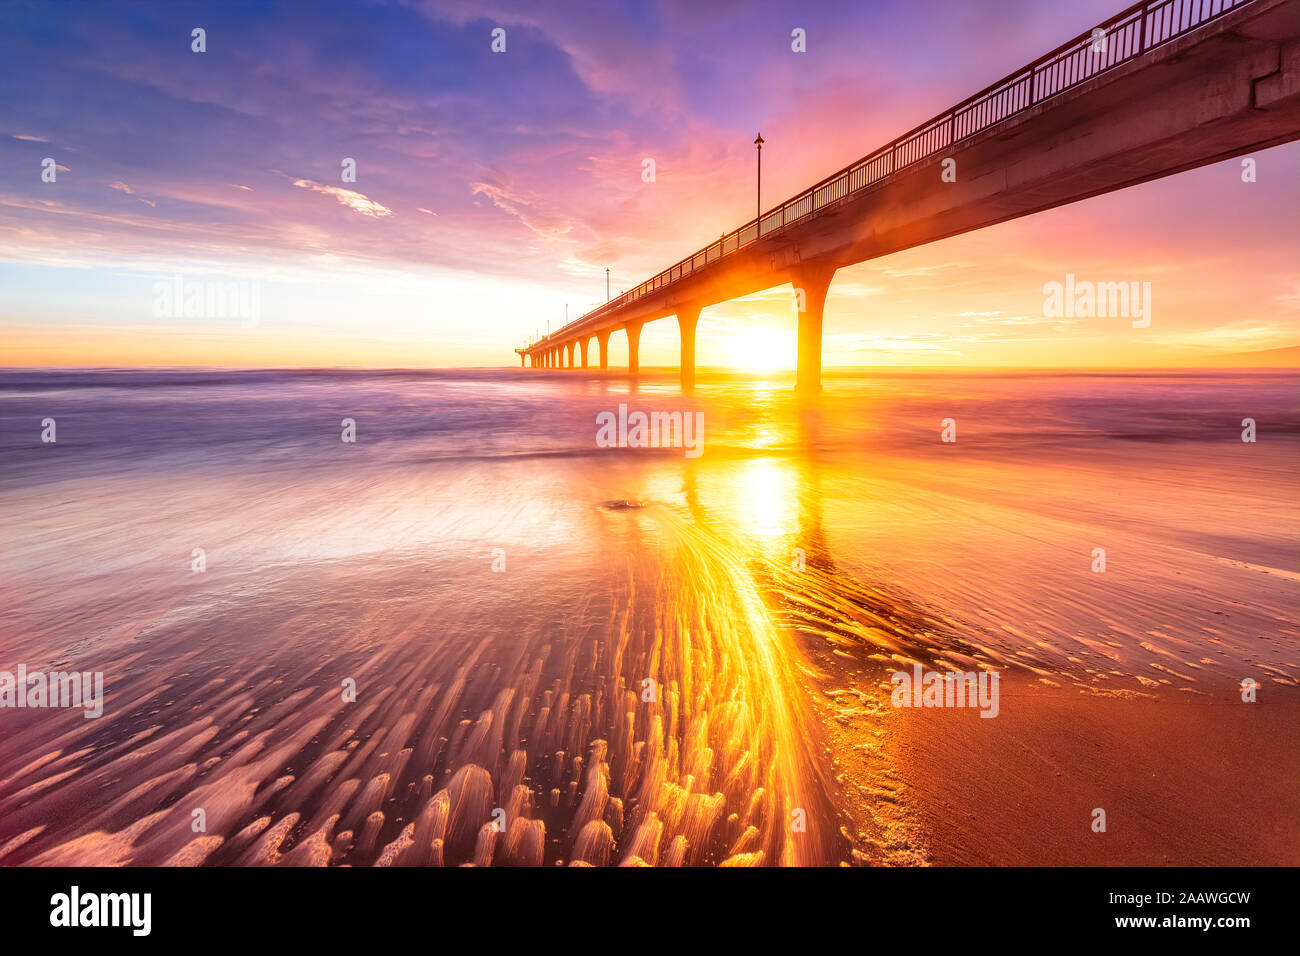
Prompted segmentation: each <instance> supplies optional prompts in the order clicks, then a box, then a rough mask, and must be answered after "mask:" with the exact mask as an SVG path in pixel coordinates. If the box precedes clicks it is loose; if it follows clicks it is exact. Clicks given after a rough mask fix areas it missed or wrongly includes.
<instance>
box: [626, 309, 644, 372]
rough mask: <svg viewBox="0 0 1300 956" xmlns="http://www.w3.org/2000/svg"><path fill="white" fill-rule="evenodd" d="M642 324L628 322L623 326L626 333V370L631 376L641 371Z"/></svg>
mask: <svg viewBox="0 0 1300 956" xmlns="http://www.w3.org/2000/svg"><path fill="white" fill-rule="evenodd" d="M642 325H644V323H643V322H629V323H628V324H627V325H625V326H623V328H624V330H625V331H626V332H627V370H628V371H629V372H631V373H632V374H633V375H636V374H637V373H638V372H640V371H641V326H642Z"/></svg>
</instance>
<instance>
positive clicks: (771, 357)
mask: <svg viewBox="0 0 1300 956" xmlns="http://www.w3.org/2000/svg"><path fill="white" fill-rule="evenodd" d="M726 349H727V356H728V358H729V359H730V364H731V366H732V367H733V368H740V369H750V370H752V371H755V372H771V371H774V370H776V369H786V368H794V365H795V358H796V355H795V349H796V340H795V334H794V330H792V329H778V328H772V327H770V326H763V325H755V326H749V327H746V326H741V327H740V328H739V329H737V330H736V331H735V333H734V334H732V335H730V336H728V338H727V339H726Z"/></svg>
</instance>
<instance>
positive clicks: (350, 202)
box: [293, 179, 393, 219]
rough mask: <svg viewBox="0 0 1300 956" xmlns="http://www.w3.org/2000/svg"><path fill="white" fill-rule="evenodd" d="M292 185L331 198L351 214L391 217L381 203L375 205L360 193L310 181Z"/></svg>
mask: <svg viewBox="0 0 1300 956" xmlns="http://www.w3.org/2000/svg"><path fill="white" fill-rule="evenodd" d="M293 184H294V185H295V186H297V187H299V188H300V189H310V190H311V191H312V192H314V193H320V194H321V195H324V196H333V197H334V199H336V200H337V201H338V203H339V205H341V206H347V207H348V208H349V209H351V210H352V211H353V212H358V213H360V214H361V215H363V216H372V217H374V218H376V219H379V218H382V217H384V216H391V215H392V214H393V211H392V210H391V209H389V208H388V207H387V206H385V205H383V204H382V203H377V202H375V201H374V200H373V199H371V198H370V197H369V196H363V195H362V194H361V193H358V192H353V191H352V190H351V189H342V188H340V187H338V186H327V185H325V184H324V183H318V182H313V181H312V180H310V179H295V180H294V181H293Z"/></svg>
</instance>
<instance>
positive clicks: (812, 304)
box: [790, 264, 835, 392]
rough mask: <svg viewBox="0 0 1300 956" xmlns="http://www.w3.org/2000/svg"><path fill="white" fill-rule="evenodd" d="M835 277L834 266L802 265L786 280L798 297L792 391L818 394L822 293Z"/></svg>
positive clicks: (824, 297) (824, 299)
mask: <svg viewBox="0 0 1300 956" xmlns="http://www.w3.org/2000/svg"><path fill="white" fill-rule="evenodd" d="M834 275H835V267H834V266H822V265H812V264H810V265H806V266H802V267H801V268H799V269H797V270H796V271H795V274H794V277H793V278H792V279H791V280H790V282H791V285H793V286H794V294H795V296H796V297H798V296H800V295H801V294H802V298H803V308H802V309H801V310H800V311H799V355H798V361H797V362H796V364H795V385H794V387H795V390H796V391H800V392H820V391H821V390H822V311H823V309H824V308H825V306H826V291H827V290H828V289H829V288H830V286H831V277H832V276H834Z"/></svg>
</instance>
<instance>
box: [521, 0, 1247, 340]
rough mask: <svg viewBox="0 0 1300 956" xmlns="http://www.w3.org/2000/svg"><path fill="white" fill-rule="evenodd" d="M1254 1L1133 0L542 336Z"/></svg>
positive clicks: (661, 284) (652, 288) (686, 272)
mask: <svg viewBox="0 0 1300 956" xmlns="http://www.w3.org/2000/svg"><path fill="white" fill-rule="evenodd" d="M1252 2H1253V0H1146V2H1143V3H1137V4H1134V5H1133V6H1131V7H1129V8H1128V9H1127V10H1124V11H1122V12H1121V13H1117V14H1116V15H1115V16H1113V17H1111V18H1110V19H1109V20H1106V21H1105V22H1103V23H1100V24H1098V25H1097V26H1096V27H1094V28H1093V29H1091V30H1089V31H1088V32H1087V33H1081V34H1079V35H1078V36H1077V37H1075V38H1074V39H1073V40H1070V41H1069V42H1067V43H1064V44H1062V45H1061V46H1059V47H1057V48H1056V49H1055V50H1052V51H1051V52H1050V53H1047V54H1044V55H1043V56H1041V57H1039V58H1038V59H1037V60H1035V61H1034V62H1033V63H1030V64H1029V65H1028V66H1025V67H1022V68H1020V69H1019V70H1016V71H1015V72H1014V73H1011V74H1009V75H1008V76H1006V77H1004V78H1003V79H1001V80H999V81H998V82H996V83H994V84H992V85H991V86H988V87H985V88H984V89H983V90H981V91H980V92H978V93H976V94H975V95H974V96H970V97H968V98H966V99H964V100H962V101H961V102H960V103H958V104H957V105H956V106H954V107H952V108H951V109H949V110H947V111H945V112H943V113H941V114H939V115H938V116H936V117H934V118H933V119H930V120H927V121H926V122H924V123H922V124H921V125H920V126H918V127H916V128H915V129H913V130H911V131H910V132H907V133H904V134H903V135H902V136H900V137H898V138H897V139H895V140H894V141H892V142H890V143H887V144H886V145H884V146H882V147H880V149H878V150H876V151H875V152H874V153H871V154H869V155H867V156H865V157H863V158H862V159H859V160H858V161H857V162H855V163H853V164H852V165H850V166H847V167H845V168H844V169H841V170H840V171H839V172H837V173H834V174H833V175H831V176H828V177H827V178H826V179H823V180H822V181H821V182H819V183H817V184H816V185H814V186H811V187H810V188H808V189H805V190H804V191H803V192H801V193H799V194H798V195H797V196H794V197H793V198H791V199H787V200H786V201H785V202H783V203H781V205H779V206H777V207H776V208H775V209H772V210H771V211H769V212H765V213H763V214H762V215H760V216H759V217H758V218H756V219H751V220H750V221H749V222H747V223H745V224H744V225H743V226H741V227H740V228H739V229H736V230H733V231H732V232H729V233H726V234H724V235H723V236H722V237H721V238H720V239H718V240H717V241H716V242H714V243H712V244H710V245H708V246H705V247H704V248H703V249H701V250H700V251H699V252H697V253H695V254H694V255H691V256H687V257H686V258H685V259H683V260H682V261H681V262H678V263H675V264H674V265H671V266H669V267H668V268H667V269H665V270H663V271H662V272H660V273H659V274H658V275H656V276H654V277H652V278H650V279H647V280H646V281H645V282H642V283H641V284H640V285H638V286H636V287H634V288H632V289H628V290H627V291H626V292H624V293H622V294H621V295H618V296H616V297H614V298H612V299H610V300H609V301H608V302H605V303H604V304H602V305H600V306H598V307H597V308H595V309H592V310H591V311H589V312H587V313H585V314H583V315H581V316H579V317H578V318H576V319H574V320H573V321H572V322H569V323H568V324H567V325H565V326H563V327H562V328H560V329H558V330H557V331H555V332H552V333H551V334H550V335H549V336H545V337H544V338H543V339H541V340H540V341H542V342H544V341H547V340H553V339H555V338H556V337H558V336H562V335H563V333H564V332H565V331H566V330H568V329H571V328H573V327H575V326H577V325H581V324H583V323H586V322H589V321H590V320H591V319H593V318H597V317H599V316H600V315H602V314H604V313H606V312H612V311H615V310H617V309H619V308H621V307H622V306H624V305H626V304H628V303H629V302H634V301H636V300H637V299H640V298H641V297H643V296H646V295H649V294H651V293H653V292H658V291H659V290H660V289H663V288H665V287H666V286H670V285H672V284H674V283H676V282H680V281H681V280H682V279H684V278H686V277H688V276H690V275H692V274H693V273H694V272H696V271H697V270H699V269H701V268H703V267H704V266H706V265H710V264H712V263H714V262H716V261H718V260H719V259H721V258H723V257H724V256H728V255H731V254H732V253H734V252H737V251H738V250H740V249H743V248H745V247H746V246H748V245H749V244H751V243H753V242H757V241H758V240H759V239H761V238H764V237H767V236H770V235H772V234H773V233H775V232H778V231H779V230H782V229H784V228H785V227H786V226H790V225H793V224H795V223H798V222H801V221H803V220H805V219H807V218H808V217H809V216H815V215H817V214H818V213H819V212H821V211H822V210H824V209H825V208H826V207H827V206H829V205H831V204H833V203H836V202H838V201H839V200H841V199H844V198H845V197H846V196H851V195H856V194H858V193H862V192H863V191H865V190H871V189H876V188H879V187H880V186H882V185H884V184H885V183H886V182H887V181H888V180H889V178H890V177H891V176H893V175H894V174H895V173H898V172H900V171H902V170H904V169H907V168H908V167H909V166H912V165H914V164H915V163H919V162H920V161H921V160H923V159H926V158H927V157H930V156H933V155H934V154H935V153H938V152H941V151H943V150H945V149H948V148H950V147H952V146H955V145H957V144H958V143H961V142H962V141H963V140H966V139H970V138H971V137H973V136H975V135H977V134H978V133H981V132H983V131H984V130H986V129H988V128H989V127H990V126H994V125H996V124H998V123H1001V122H1002V121H1003V120H1006V119H1009V118H1011V117H1012V116H1015V115H1016V114H1017V113H1021V112H1023V111H1025V110H1027V109H1029V108H1031V107H1033V106H1036V105H1038V104H1039V103H1041V102H1043V101H1044V100H1047V99H1050V98H1051V97H1053V96H1056V95H1058V94H1060V93H1064V92H1066V91H1067V90H1070V89H1072V88H1073V87H1076V86H1078V85H1079V84H1081V83H1084V82H1086V81H1088V80H1090V79H1092V78H1093V77H1095V76H1098V75H1100V74H1102V73H1105V72H1106V71H1107V70H1111V69H1114V68H1115V67H1117V66H1119V65H1120V64H1122V63H1127V62H1129V61H1130V60H1133V59H1136V58H1137V57H1139V56H1141V55H1142V54H1144V53H1146V52H1147V51H1149V50H1153V49H1155V48H1156V47H1158V46H1161V45H1162V44H1165V43H1168V42H1170V41H1171V40H1176V39H1178V38H1179V37H1181V36H1183V35H1185V34H1187V33H1190V32H1191V31H1193V30H1195V29H1197V28H1198V27H1201V26H1204V25H1205V24H1207V23H1210V22H1211V21H1213V20H1216V19H1218V18H1219V17H1221V16H1223V15H1224V14H1225V13H1228V12H1230V11H1232V10H1234V9H1237V8H1239V7H1244V6H1246V5H1247V4H1249V3H1252ZM535 344H537V343H534V345H535Z"/></svg>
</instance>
